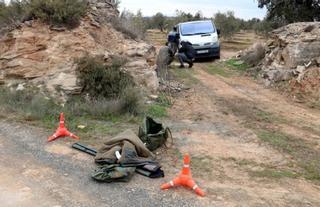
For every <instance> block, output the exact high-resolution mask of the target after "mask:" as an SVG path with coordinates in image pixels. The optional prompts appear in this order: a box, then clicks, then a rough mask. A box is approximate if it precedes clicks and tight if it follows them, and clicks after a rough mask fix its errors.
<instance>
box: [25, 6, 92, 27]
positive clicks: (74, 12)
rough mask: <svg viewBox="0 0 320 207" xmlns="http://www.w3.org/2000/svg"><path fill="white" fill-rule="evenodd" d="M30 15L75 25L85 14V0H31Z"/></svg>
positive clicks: (50, 21) (49, 21)
mask: <svg viewBox="0 0 320 207" xmlns="http://www.w3.org/2000/svg"><path fill="white" fill-rule="evenodd" d="M28 10H29V11H28V15H29V16H30V17H32V18H35V19H41V20H42V21H45V22H47V23H49V24H54V25H66V26H69V27H74V26H76V25H77V24H78V23H79V20H80V18H81V17H82V16H83V15H85V13H86V10H87V1H85V0H29V3H28Z"/></svg>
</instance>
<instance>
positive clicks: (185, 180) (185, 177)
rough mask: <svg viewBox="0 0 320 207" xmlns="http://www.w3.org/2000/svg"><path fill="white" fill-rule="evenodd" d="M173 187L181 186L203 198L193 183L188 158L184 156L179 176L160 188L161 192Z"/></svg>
mask: <svg viewBox="0 0 320 207" xmlns="http://www.w3.org/2000/svg"><path fill="white" fill-rule="evenodd" d="M175 186H183V187H187V188H190V189H192V190H194V192H196V193H197V194H198V195H199V196H204V195H205V193H204V192H203V191H202V190H201V189H200V188H199V186H198V185H197V184H196V183H195V182H194V180H193V179H192V175H191V170H190V156H189V155H185V156H184V165H183V169H182V171H181V173H180V175H179V176H178V177H177V178H175V179H174V180H172V181H170V182H169V183H166V184H163V185H162V186H161V189H162V190H167V189H169V188H172V187H175Z"/></svg>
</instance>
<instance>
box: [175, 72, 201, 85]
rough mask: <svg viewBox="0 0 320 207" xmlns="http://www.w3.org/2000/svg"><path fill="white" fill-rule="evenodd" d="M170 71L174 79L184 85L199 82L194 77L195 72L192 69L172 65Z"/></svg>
mask: <svg viewBox="0 0 320 207" xmlns="http://www.w3.org/2000/svg"><path fill="white" fill-rule="evenodd" d="M170 72H171V73H172V74H173V76H174V78H175V79H177V80H181V81H183V83H184V84H186V85H189V86H192V85H195V84H197V83H199V80H198V79H197V78H196V77H194V74H195V72H194V70H193V69H189V68H177V67H173V68H172V69H171V70H170Z"/></svg>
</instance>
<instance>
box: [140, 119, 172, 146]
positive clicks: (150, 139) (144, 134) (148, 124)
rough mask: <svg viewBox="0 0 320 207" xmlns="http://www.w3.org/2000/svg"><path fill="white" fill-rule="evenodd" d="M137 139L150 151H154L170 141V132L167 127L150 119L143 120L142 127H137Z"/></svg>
mask: <svg viewBox="0 0 320 207" xmlns="http://www.w3.org/2000/svg"><path fill="white" fill-rule="evenodd" d="M138 136H139V138H140V139H141V141H142V142H143V143H144V144H145V145H146V147H147V148H148V149H149V150H150V151H154V150H156V149H158V148H160V147H162V146H163V145H165V144H166V142H167V140H168V138H171V139H172V134H171V131H170V129H169V128H168V127H166V128H164V127H163V125H162V124H160V123H157V122H155V121H154V120H153V119H152V118H151V117H146V118H144V120H143V125H142V127H139V135H138Z"/></svg>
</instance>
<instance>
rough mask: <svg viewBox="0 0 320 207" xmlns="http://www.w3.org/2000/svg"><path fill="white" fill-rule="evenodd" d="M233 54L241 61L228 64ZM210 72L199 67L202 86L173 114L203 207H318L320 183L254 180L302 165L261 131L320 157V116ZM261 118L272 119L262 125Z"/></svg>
mask: <svg viewBox="0 0 320 207" xmlns="http://www.w3.org/2000/svg"><path fill="white" fill-rule="evenodd" d="M230 54H231V55H232V54H234V53H232V52H227V53H224V52H223V56H224V57H228V56H229V55H230ZM229 57H230V56H229ZM206 64H208V63H206ZM206 64H205V63H198V64H196V66H195V67H196V69H195V71H196V72H195V73H196V74H195V77H196V78H197V79H198V80H199V81H200V83H198V84H194V85H193V88H192V90H190V91H187V92H183V94H181V95H180V96H179V98H177V100H176V101H175V103H174V105H173V107H172V108H171V109H170V118H171V120H170V123H171V124H172V125H173V128H174V132H175V133H174V135H175V138H176V147H177V149H176V150H177V151H179V152H180V153H181V154H180V155H179V156H180V158H181V155H182V154H184V153H189V154H191V156H192V160H193V163H192V166H193V173H194V175H195V178H196V180H197V181H198V182H199V183H200V185H201V186H202V187H203V188H204V189H205V190H206V191H207V193H208V196H207V197H206V198H205V199H202V200H201V202H202V204H203V205H204V206H319V205H320V187H319V185H318V184H317V183H316V182H313V181H309V180H306V179H304V178H302V177H298V178H290V176H289V177H287V176H284V177H281V178H279V179H278V178H274V177H273V176H272V175H271V177H268V176H267V177H265V176H263V177H257V176H254V175H252V174H251V173H250V172H252V171H259V170H260V171H261V170H262V169H265V166H271V168H272V169H273V168H275V169H288V168H289V166H290V165H292V163H295V162H296V160H294V159H293V157H292V156H290V155H289V154H287V153H284V152H282V151H279V150H277V149H276V148H273V147H272V146H270V145H268V144H266V143H264V142H262V141H261V140H260V139H259V138H258V137H257V135H256V131H255V129H260V127H261V125H262V123H264V122H268V123H267V124H265V125H264V127H272V128H275V129H277V130H279V131H281V132H283V133H287V134H289V135H290V134H292V135H293V136H295V137H299V138H301V139H302V140H305V141H308V142H312V143H314V146H313V150H316V151H318V152H319V144H320V143H319V140H320V133H319V131H317V129H319V127H320V112H319V111H317V110H314V109H310V108H308V107H306V106H304V105H301V104H297V103H292V102H290V100H287V99H286V98H285V97H283V96H282V95H280V94H278V93H277V92H276V91H272V90H270V89H265V88H264V87H263V86H261V85H258V84H257V83H256V82H255V81H254V80H252V79H251V78H249V77H245V76H243V75H240V76H232V77H229V78H225V77H222V76H219V75H210V74H208V73H207V72H206V71H205V70H204V67H205V66H206ZM209 64H215V63H209ZM259 113H260V114H262V115H264V114H266V115H264V116H268V117H262V118H261V119H262V121H260V120H259V119H258V118H259V117H258V118H257V116H262V115H259ZM257 114H258V115H257ZM269 116H270V117H269ZM263 119H271V120H267V121H264V120H263ZM310 129H313V130H310ZM176 153H177V152H176ZM179 156H177V157H179ZM293 165H294V164H293ZM171 166H177V164H176V163H175V164H174V163H172V165H171ZM178 166H180V165H179V164H178ZM174 173H176V172H170V176H169V177H172V176H174ZM175 193H176V192H175ZM179 193H180V192H179Z"/></svg>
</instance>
